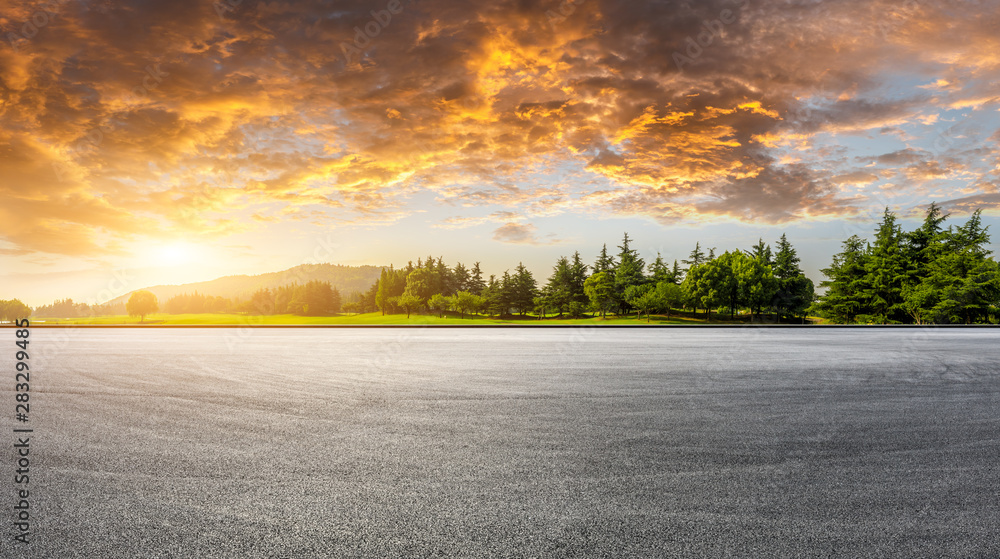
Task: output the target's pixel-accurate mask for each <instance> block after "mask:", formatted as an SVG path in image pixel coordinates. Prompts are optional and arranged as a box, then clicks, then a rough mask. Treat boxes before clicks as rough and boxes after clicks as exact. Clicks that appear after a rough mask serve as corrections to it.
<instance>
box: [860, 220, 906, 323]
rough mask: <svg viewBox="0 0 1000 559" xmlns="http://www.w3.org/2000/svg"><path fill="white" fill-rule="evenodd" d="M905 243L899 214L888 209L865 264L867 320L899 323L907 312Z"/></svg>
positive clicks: (863, 298) (862, 293)
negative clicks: (899, 222) (903, 303)
mask: <svg viewBox="0 0 1000 559" xmlns="http://www.w3.org/2000/svg"><path fill="white" fill-rule="evenodd" d="M902 240H903V236H902V232H901V231H900V227H899V225H898V224H897V223H896V215H895V214H894V213H892V212H891V211H889V208H888V207H887V208H886V209H885V212H884V213H883V214H882V222H881V223H880V224H879V226H878V230H877V231H876V232H875V239H874V241H872V244H871V246H870V247H869V250H868V258H867V259H866V261H865V276H864V280H863V281H864V283H863V287H862V292H861V296H862V302H863V304H864V307H865V308H866V310H867V311H868V312H867V313H866V314H867V315H869V316H867V318H868V320H870V321H872V322H881V323H883V324H887V323H890V322H899V321H900V319H901V318H902V316H901V315H902V314H903V313H904V310H903V307H902V302H903V295H902V290H903V282H904V280H905V279H906V267H905V265H904V261H903V254H902Z"/></svg>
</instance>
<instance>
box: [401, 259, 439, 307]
mask: <svg viewBox="0 0 1000 559" xmlns="http://www.w3.org/2000/svg"><path fill="white" fill-rule="evenodd" d="M440 289H441V276H440V274H439V273H438V271H437V270H436V269H433V268H427V267H423V268H416V269H414V270H413V271H412V272H410V273H409V275H407V276H406V289H405V290H404V293H405V292H410V293H412V294H414V295H416V296H417V297H420V299H421V300H422V301H426V300H428V299H430V298H431V296H432V295H434V294H435V293H440V292H441V291H440Z"/></svg>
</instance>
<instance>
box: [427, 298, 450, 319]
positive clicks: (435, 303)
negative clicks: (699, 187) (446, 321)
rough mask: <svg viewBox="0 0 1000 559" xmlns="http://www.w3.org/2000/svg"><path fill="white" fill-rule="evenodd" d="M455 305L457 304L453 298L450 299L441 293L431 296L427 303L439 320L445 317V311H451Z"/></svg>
mask: <svg viewBox="0 0 1000 559" xmlns="http://www.w3.org/2000/svg"><path fill="white" fill-rule="evenodd" d="M454 304H455V302H454V300H453V299H452V297H448V296H447V295H442V294H440V293H435V294H434V295H432V296H431V298H430V300H429V301H427V307H428V308H430V310H432V311H436V312H437V313H438V317H439V318H442V317H444V313H445V311H447V310H449V309H451V307H452V305H454Z"/></svg>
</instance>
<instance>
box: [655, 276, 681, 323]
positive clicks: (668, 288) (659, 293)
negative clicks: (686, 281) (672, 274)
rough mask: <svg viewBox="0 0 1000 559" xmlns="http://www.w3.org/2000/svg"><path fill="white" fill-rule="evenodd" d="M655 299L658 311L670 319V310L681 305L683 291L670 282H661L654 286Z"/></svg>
mask: <svg viewBox="0 0 1000 559" xmlns="http://www.w3.org/2000/svg"><path fill="white" fill-rule="evenodd" d="M656 298H657V299H658V300H659V302H660V309H661V310H662V311H664V312H666V313H667V318H670V309H672V308H674V307H680V306H681V304H683V302H684V290H683V289H681V286H679V285H677V284H676V283H674V282H672V281H661V282H660V283H657V284H656Z"/></svg>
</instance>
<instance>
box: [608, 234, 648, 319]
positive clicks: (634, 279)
mask: <svg viewBox="0 0 1000 559" xmlns="http://www.w3.org/2000/svg"><path fill="white" fill-rule="evenodd" d="M631 241H632V239H629V236H628V233H625V237H624V238H623V239H622V244H621V245H619V246H618V249H619V252H618V266H617V267H615V302H616V303H618V312H619V314H622V313H625V312H627V311H628V307H629V304H628V301H627V300H626V296H625V292H626V291H627V290H628V289H629V288H630V287H634V286H638V285H642V284H644V283H646V276H644V275H643V273H642V271H643V269H645V267H646V263H645V262H643V260H642V258H640V257H639V253H638V252H637V251H636V250H635V249H633V248H631V246H630V244H629V243H631Z"/></svg>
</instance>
